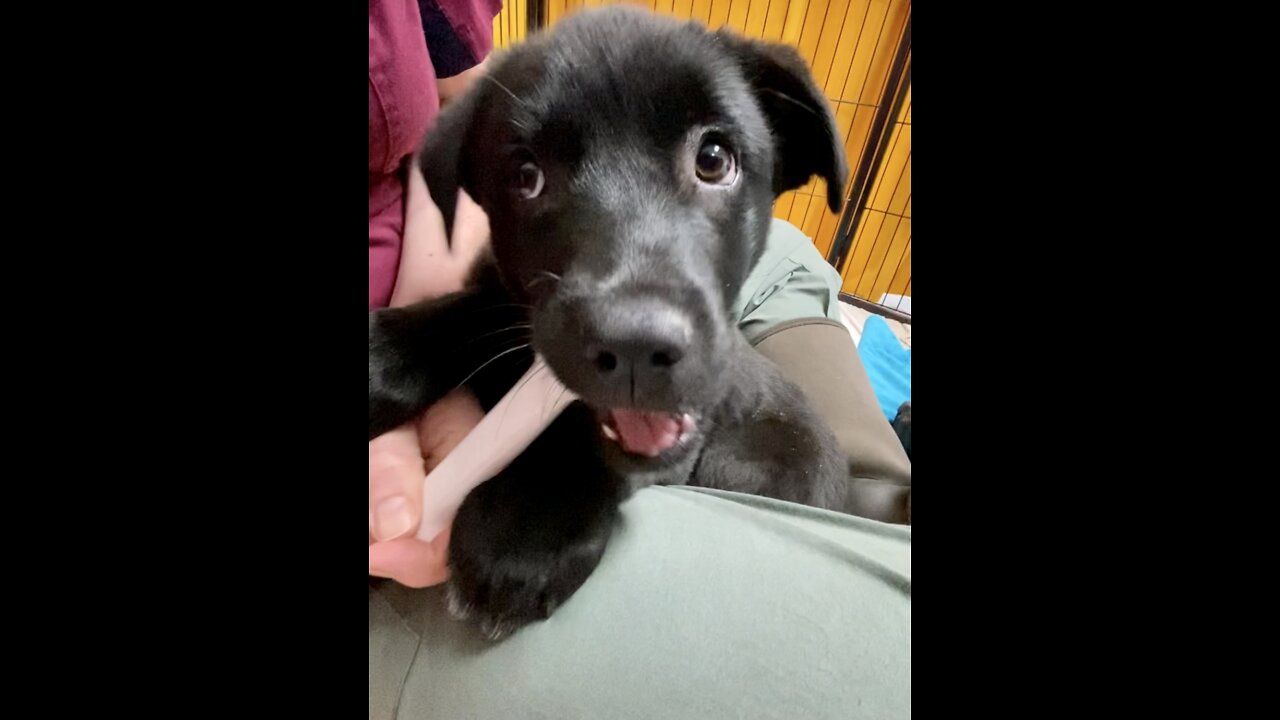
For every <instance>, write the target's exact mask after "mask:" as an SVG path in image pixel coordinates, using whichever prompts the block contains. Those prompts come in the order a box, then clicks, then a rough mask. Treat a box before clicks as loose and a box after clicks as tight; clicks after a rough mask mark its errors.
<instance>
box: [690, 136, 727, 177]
mask: <svg viewBox="0 0 1280 720" xmlns="http://www.w3.org/2000/svg"><path fill="white" fill-rule="evenodd" d="M694 167H695V169H696V170H697V173H698V179H699V180H701V181H702V182H704V183H708V184H711V185H728V184H729V183H731V182H733V179H734V178H735V177H736V176H737V172H736V169H737V168H736V167H735V165H734V162H733V153H732V152H730V151H729V148H727V147H725V146H724V145H721V144H720V143H718V142H715V141H714V140H704V141H703V142H702V147H700V148H698V156H697V157H696V158H695V159H694Z"/></svg>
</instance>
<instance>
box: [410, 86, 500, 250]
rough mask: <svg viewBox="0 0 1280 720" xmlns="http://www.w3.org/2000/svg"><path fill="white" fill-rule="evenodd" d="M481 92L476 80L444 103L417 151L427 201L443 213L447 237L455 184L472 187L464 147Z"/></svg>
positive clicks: (455, 196) (455, 200)
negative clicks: (474, 83) (428, 196)
mask: <svg viewBox="0 0 1280 720" xmlns="http://www.w3.org/2000/svg"><path fill="white" fill-rule="evenodd" d="M483 94H484V87H482V86H481V85H480V84H477V85H476V86H473V87H472V88H471V89H469V90H468V91H466V92H465V93H463V94H462V96H461V97H459V98H458V99H457V100H455V101H453V102H452V103H449V104H448V105H446V106H445V107H444V109H443V110H441V111H440V115H439V116H438V117H437V118H436V124H435V125H434V126H433V127H432V128H431V130H429V131H428V132H427V137H426V140H425V141H424V142H423V145H422V150H421V151H419V153H418V167H419V168H421V169H422V177H423V179H425V180H426V182H427V190H428V191H429V192H430V193H431V201H432V202H434V203H435V204H436V207H438V208H440V214H441V215H443V216H444V229H445V233H446V235H445V237H448V238H452V237H453V217H454V214H455V213H456V212H457V208H458V188H462V189H464V190H470V189H471V187H472V184H471V176H470V166H471V163H470V162H469V158H468V157H467V155H468V153H467V147H468V144H469V135H470V132H471V122H472V120H473V119H474V116H475V113H476V108H477V107H479V106H480V102H481V96H482V95H483ZM472 197H475V196H474V194H472Z"/></svg>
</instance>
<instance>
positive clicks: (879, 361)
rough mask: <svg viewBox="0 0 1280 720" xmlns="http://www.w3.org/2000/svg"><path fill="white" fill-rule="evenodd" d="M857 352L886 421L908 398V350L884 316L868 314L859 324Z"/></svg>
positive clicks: (909, 376)
mask: <svg viewBox="0 0 1280 720" xmlns="http://www.w3.org/2000/svg"><path fill="white" fill-rule="evenodd" d="M858 356H859V357H861V358H862V366H863V367H864V368H866V370H867V377H868V379H870V380H871V389H872V390H874V391H875V393H876V399H877V400H879V401H880V409H881V410H882V411H883V412H884V414H885V417H886V418H888V419H889V422H893V418H894V417H895V416H896V415H897V414H898V406H900V405H902V403H904V402H906V401H908V400H910V399H911V351H910V350H908V349H907V348H904V347H902V343H901V342H900V341H899V340H898V337H897V336H896V335H894V334H893V331H892V330H890V329H889V325H888V324H887V323H886V322H885V321H884V318H882V317H880V316H879V315H872V316H870V317H868V318H867V322H866V325H865V326H863V328H862V341H861V342H859V343H858Z"/></svg>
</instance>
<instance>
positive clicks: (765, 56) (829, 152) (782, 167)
mask: <svg viewBox="0 0 1280 720" xmlns="http://www.w3.org/2000/svg"><path fill="white" fill-rule="evenodd" d="M716 34H717V35H718V36H719V38H720V40H721V42H723V43H724V45H725V47H727V48H729V50H730V51H731V52H732V53H733V54H734V56H735V57H736V59H737V61H738V64H739V65H740V66H741V67H742V72H743V75H744V77H746V79H747V82H749V83H751V87H752V90H754V91H755V95H756V99H757V100H758V101H759V102H760V107H761V108H763V109H764V112H765V115H766V116H767V117H768V120H769V127H770V129H771V130H772V132H773V144H774V168H773V192H774V194H775V195H781V194H782V193H784V192H786V191H788V190H794V189H795V188H798V187H800V186H801V185H804V184H805V183H806V182H808V181H809V178H810V177H812V176H814V175H818V176H820V177H822V178H823V179H824V180H826V181H827V206H828V207H830V208H831V211H832V212H840V206H841V205H842V204H843V203H844V184H845V179H846V178H847V177H848V176H849V166H848V162H847V161H846V160H845V155H844V143H843V142H841V138H840V133H839V131H838V130H837V128H836V121H835V117H834V116H833V115H832V114H831V105H830V103H828V102H827V100H826V98H824V97H823V95H822V90H820V89H819V88H818V85H817V83H815V82H814V81H813V75H812V74H811V73H810V72H809V66H808V65H807V64H806V63H805V61H804V58H802V57H801V56H800V53H799V52H797V51H796V49H795V48H793V47H791V46H790V45H783V44H779V43H769V42H761V41H757V40H747V39H745V38H743V37H740V36H738V35H736V34H734V33H732V32H728V31H725V30H720V31H719V32H717V33H716Z"/></svg>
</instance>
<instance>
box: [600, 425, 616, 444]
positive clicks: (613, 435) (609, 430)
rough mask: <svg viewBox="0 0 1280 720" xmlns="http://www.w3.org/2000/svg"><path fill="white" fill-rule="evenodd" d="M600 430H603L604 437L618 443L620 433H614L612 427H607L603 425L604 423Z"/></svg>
mask: <svg viewBox="0 0 1280 720" xmlns="http://www.w3.org/2000/svg"><path fill="white" fill-rule="evenodd" d="M600 430H601V431H602V432H604V436H605V437H607V438H609V439H610V440H612V441H614V442H618V433H616V432H614V431H613V428H611V427H609V426H608V425H605V424H603V423H602V424H601V425H600Z"/></svg>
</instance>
